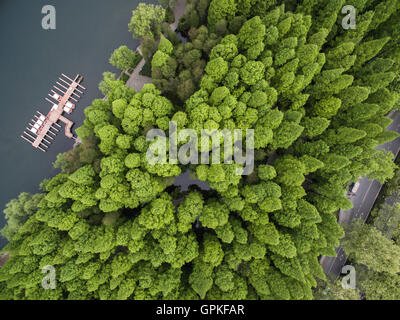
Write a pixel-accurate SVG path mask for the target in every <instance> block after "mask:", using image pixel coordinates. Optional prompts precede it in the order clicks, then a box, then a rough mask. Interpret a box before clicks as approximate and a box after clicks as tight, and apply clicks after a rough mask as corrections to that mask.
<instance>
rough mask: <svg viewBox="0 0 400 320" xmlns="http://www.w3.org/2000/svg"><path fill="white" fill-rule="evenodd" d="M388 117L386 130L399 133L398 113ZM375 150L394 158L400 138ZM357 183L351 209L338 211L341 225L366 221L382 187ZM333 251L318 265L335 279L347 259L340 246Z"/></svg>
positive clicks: (366, 181) (361, 182)
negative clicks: (380, 150) (360, 220)
mask: <svg viewBox="0 0 400 320" xmlns="http://www.w3.org/2000/svg"><path fill="white" fill-rule="evenodd" d="M388 117H389V118H391V119H393V122H392V123H391V124H390V125H389V126H388V130H390V131H396V132H399V133H400V111H396V112H391V113H390V114H389V115H388ZM377 149H384V150H388V151H391V152H392V153H393V154H394V156H395V158H396V157H397V155H398V153H399V151H400V138H397V139H396V140H393V141H391V142H388V143H385V144H383V145H381V146H378V147H377ZM359 182H360V187H359V188H358V190H357V193H356V195H355V196H354V197H351V198H350V200H351V202H353V208H352V209H350V210H346V211H344V210H341V211H340V215H339V223H340V224H341V225H342V224H347V223H349V222H351V221H352V220H353V219H362V220H363V221H366V220H367V218H368V216H369V214H370V212H371V210H372V208H373V206H374V204H375V201H376V199H377V197H378V195H379V192H380V191H381V189H382V185H381V184H380V183H379V182H378V181H376V180H372V181H371V180H368V178H363V179H361V180H360V181H359ZM335 251H336V253H337V257H328V256H322V257H321V259H320V263H321V265H322V268H323V269H324V271H325V274H326V275H328V276H330V277H333V278H334V279H337V278H338V277H339V276H340V274H341V271H342V268H343V266H344V265H345V263H346V261H347V257H346V255H345V253H344V250H343V248H342V247H341V246H339V247H337V248H335Z"/></svg>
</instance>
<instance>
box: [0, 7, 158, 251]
mask: <svg viewBox="0 0 400 320" xmlns="http://www.w3.org/2000/svg"><path fill="white" fill-rule="evenodd" d="M139 2H147V3H155V2H156V1H155V0H153V1H151V0H146V1H143V0H142V1H140V0H53V1H48V0H45V1H42V0H0V64H1V69H0V72H1V76H0V97H1V100H0V105H1V117H0V129H1V134H0V145H1V160H0V170H1V179H0V191H1V192H0V208H1V209H0V228H2V227H3V225H4V217H3V214H2V211H3V209H4V207H5V204H6V203H7V202H8V201H9V200H10V199H12V198H15V197H17V196H18V194H19V193H21V192H32V193H33V192H38V186H39V183H40V182H41V181H42V180H43V179H45V178H49V177H52V176H54V175H55V174H57V173H58V171H57V170H56V169H53V167H52V163H53V162H54V161H55V159H56V156H57V154H58V153H60V152H65V151H67V150H69V149H71V148H72V146H73V143H74V141H73V140H69V139H67V138H66V137H64V136H63V134H59V135H58V136H57V138H56V140H55V142H54V143H53V144H52V145H51V147H50V150H49V151H48V152H47V153H43V152H41V151H38V150H36V149H34V148H33V147H32V146H31V145H29V144H28V143H26V142H24V141H23V140H22V139H20V138H19V136H20V135H21V134H22V132H23V131H24V129H25V127H26V125H27V123H28V122H29V121H30V119H32V117H33V115H34V113H35V112H36V110H38V111H40V112H42V113H43V114H47V112H48V111H49V109H50V104H49V103H48V102H46V101H45V100H44V98H45V97H47V94H48V93H49V91H50V89H51V88H52V86H53V85H54V84H55V82H56V80H57V78H58V76H59V75H60V74H61V73H65V74H67V75H69V76H70V77H74V76H75V75H76V74H77V73H79V74H81V75H83V76H84V78H85V80H84V82H83V85H84V86H85V87H86V88H87V90H86V93H85V95H84V96H83V98H82V99H81V100H80V101H79V103H78V106H77V109H76V110H75V111H74V112H73V113H72V115H69V116H68V118H69V119H71V120H72V121H74V122H75V127H74V129H76V128H77V127H78V126H79V125H81V124H82V122H83V119H84V114H83V110H84V108H85V107H86V106H88V105H90V103H91V102H92V101H93V100H94V99H95V98H101V93H100V92H99V91H98V89H97V85H98V83H99V82H100V81H101V78H102V73H103V71H115V72H116V73H117V70H115V69H114V68H113V67H112V66H111V65H109V64H108V58H109V57H110V55H111V53H112V51H113V50H114V49H115V48H117V47H119V46H120V45H127V46H128V47H130V48H131V49H135V48H136V47H137V45H138V41H137V40H134V39H133V38H132V36H131V34H130V33H129V32H128V23H129V20H130V18H131V14H132V10H133V9H135V8H136V6H137V4H138V3H139ZM47 4H51V5H54V6H55V8H56V12H57V16H56V17H57V20H56V21H57V29H56V30H43V29H42V26H41V21H42V17H43V15H42V13H41V11H42V7H43V6H44V5H47ZM5 244H6V241H5V239H4V238H0V248H2V247H3V246H4V245H5Z"/></svg>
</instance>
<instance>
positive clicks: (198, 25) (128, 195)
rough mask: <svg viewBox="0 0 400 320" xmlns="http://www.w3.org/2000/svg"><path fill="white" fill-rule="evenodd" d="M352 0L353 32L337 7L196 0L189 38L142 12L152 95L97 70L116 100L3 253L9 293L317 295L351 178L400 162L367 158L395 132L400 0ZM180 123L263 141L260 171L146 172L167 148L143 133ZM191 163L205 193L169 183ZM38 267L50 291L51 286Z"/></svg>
mask: <svg viewBox="0 0 400 320" xmlns="http://www.w3.org/2000/svg"><path fill="white" fill-rule="evenodd" d="M350 2H353V1H350ZM347 4H348V3H347ZM353 4H354V5H355V6H357V8H358V10H359V18H358V19H359V24H358V26H357V30H356V31H352V30H350V31H346V30H341V28H340V27H339V26H340V17H341V8H342V7H343V6H344V0H335V1H331V0H329V1H328V0H323V1H318V3H317V2H315V1H307V0H306V1H301V2H300V3H296V2H295V1H264V0H212V1H208V0H191V1H189V2H188V12H187V14H186V15H185V16H184V17H183V19H182V20H181V23H180V26H179V28H178V30H179V31H181V32H182V33H183V34H185V35H187V36H188V42H187V43H185V44H183V43H179V41H178V40H177V38H175V37H173V36H172V35H171V34H168V32H162V30H160V29H159V27H160V25H161V24H160V23H161V21H162V20H163V19H164V16H165V12H164V11H162V10H164V9H161V8H157V7H151V8H150V9H149V8H147V9H146V8H144V7H143V5H142V7H143V8H138V9H137V10H136V11H135V13H134V17H133V18H132V19H133V20H132V21H133V22H132V23H131V26H132V28H133V29H134V30H135V34H136V35H140V36H144V37H148V39H150V40H151V41H153V42H152V45H153V46H155V50H154V51H155V54H154V56H153V57H152V58H151V60H152V61H151V64H152V73H153V78H154V84H150V85H145V86H144V88H143V89H142V90H141V91H140V92H135V91H134V90H132V89H130V88H127V87H125V86H124V83H123V82H122V81H118V80H115V78H113V77H112V76H111V75H110V74H106V75H105V80H104V81H103V82H102V84H101V88H102V89H103V90H104V91H103V92H104V93H105V94H106V95H107V99H106V100H95V101H94V102H93V104H92V105H91V106H90V107H88V108H86V110H85V115H86V120H85V122H84V125H83V126H82V127H81V128H79V129H78V130H77V133H78V135H79V137H80V138H81V139H82V141H83V143H84V144H85V143H87V144H88V145H89V144H90V143H91V144H92V147H89V148H85V149H82V150H79V152H76V153H74V155H73V156H72V158H73V159H74V161H73V162H74V163H71V161H69V160H68V159H67V158H66V157H64V158H61V159H60V160H59V166H61V167H63V168H64V172H63V173H61V174H59V175H57V176H56V177H55V178H53V179H51V180H50V181H46V183H44V184H43V186H42V187H43V188H44V189H45V192H44V195H43V198H42V199H41V200H40V203H39V204H38V210H37V212H36V213H35V214H34V215H32V216H30V217H29V219H28V220H27V221H26V223H24V224H23V225H22V226H20V227H19V230H18V232H17V233H16V235H15V236H14V238H13V241H12V242H11V243H10V244H9V245H8V246H7V248H6V250H8V251H10V252H11V258H10V260H9V262H8V263H7V264H6V265H5V266H4V267H3V268H2V269H0V296H1V297H2V298H11V299H64V298H68V299H312V298H313V295H312V288H313V287H316V285H317V281H316V279H318V278H319V279H325V275H324V272H323V270H322V268H321V266H320V264H319V262H318V257H319V256H320V255H335V251H334V247H335V246H336V245H338V244H339V239H340V238H341V237H342V236H343V229H342V228H341V227H340V226H339V225H338V223H337V221H336V218H335V216H334V214H333V213H334V212H335V211H337V210H338V209H348V208H350V207H351V202H350V201H349V200H348V199H347V198H346V196H345V193H346V188H347V186H348V184H349V183H350V182H351V181H356V180H357V179H358V177H359V176H367V175H369V176H370V178H373V179H377V180H379V181H381V182H384V181H385V180H386V179H388V178H391V177H392V176H393V170H394V168H395V165H394V163H393V161H392V160H393V156H392V155H391V154H390V153H385V152H384V151H382V150H380V149H375V147H376V146H378V145H379V144H382V143H384V142H387V141H390V140H393V139H394V138H396V137H397V134H395V133H392V132H388V131H386V127H387V126H388V125H389V124H390V120H389V119H388V118H387V117H386V115H387V114H388V113H389V112H390V111H391V110H393V109H394V108H396V105H397V103H398V100H399V97H400V96H399V94H400V92H399V90H398V88H399V83H398V77H397V78H396V75H397V73H398V71H399V69H400V50H399V48H398V46H396V43H397V42H398V41H399V33H398V30H399V28H398V27H399V21H400V20H399V19H398V17H399V12H400V8H399V3H398V1H384V2H381V3H379V4H378V3H377V1H368V0H359V1H356V3H353ZM152 10H155V11H157V12H154V14H153V13H152V14H149V12H150V11H152ZM141 11H143V12H144V13H140V12H141ZM141 19H143V21H144V22H145V23H138V21H141ZM138 27H140V28H138ZM166 31H168V30H167V28H166ZM161 32H162V33H163V35H161ZM158 37H159V42H158V41H156V40H158ZM142 41H143V39H142ZM146 41H147V40H146ZM150 51H151V50H150ZM150 51H149V52H150ZM144 56H147V57H148V58H150V57H151V56H152V54H149V55H146V54H145V53H144ZM170 121H175V122H177V124H178V128H180V129H183V128H191V129H194V130H196V131H197V132H200V131H201V130H208V132H210V135H212V134H213V133H215V132H216V130H223V129H228V130H234V129H242V130H247V129H254V135H255V137H254V149H255V171H254V172H253V173H252V174H251V175H248V176H241V175H238V174H237V173H238V172H241V170H242V169H243V165H239V164H225V163H222V164H211V165H205V164H202V165H200V164H199V165H196V164H187V165H183V164H174V163H170V162H167V163H166V164H150V163H148V162H147V161H146V151H147V150H148V149H149V148H152V147H154V146H155V145H156V144H157V143H158V142H162V138H159V139H158V140H156V141H155V142H153V143H150V142H148V141H146V133H147V132H148V131H149V130H150V129H153V128H159V129H162V130H165V131H167V132H168V125H169V122H170ZM241 140H242V137H234V141H232V143H235V145H236V143H237V142H240V141H241ZM221 143H222V141H219V140H217V141H216V142H215V144H214V142H213V143H212V144H211V145H209V146H208V148H209V149H208V150H209V151H211V149H214V148H215V147H217V146H218V144H221ZM180 144H183V142H182V141H181V142H180ZM198 145H200V143H199V144H198ZM89 150H91V151H89ZM169 158H170V155H169V154H167V155H166V159H165V160H169ZM65 161H66V162H65ZM187 169H190V171H191V173H192V174H195V175H196V176H197V178H198V179H199V180H202V181H205V182H207V184H208V185H209V186H210V188H211V190H210V191H201V190H199V189H198V188H196V187H191V188H190V189H189V191H187V192H181V191H180V190H179V188H177V187H175V186H174V185H173V183H174V180H175V178H176V177H177V176H179V175H180V174H181V173H182V172H185V171H186V170H187ZM351 235H352V234H350V239H352V238H351ZM354 237H356V236H354ZM364 240H365V241H366V242H367V243H369V244H371V245H373V243H372V242H373V239H372V238H368V237H363V241H364ZM349 241H350V242H351V243H353V242H352V240H349ZM357 241H358V240H357ZM388 241H389V240H388ZM355 242H356V241H355ZM355 242H354V243H355ZM385 245H387V246H388V247H390V246H389V244H385ZM350 247H351V246H350ZM388 247H387V248H388ZM387 248H386V247H385V248H384V249H385V250H386V249H387ZM386 252H387V251H382V256H380V257H375V258H376V259H377V260H376V263H378V261H383V260H384V253H386ZM354 255H357V258H358V259H359V260H360V262H362V263H364V262H370V260H368V259H367V257H363V256H362V253H361V252H360V251H357V250H355V251H354ZM364 258H365V259H364ZM378 258H379V259H378ZM397 258H398V257H397V256H396V257H393V259H397ZM396 261H397V260H396ZM46 265H53V266H55V268H56V270H57V280H58V286H57V289H56V290H49V291H45V290H43V289H42V287H41V280H42V277H43V274H42V273H41V269H40V268H42V267H44V266H46ZM398 265H399V264H397V267H398ZM381 271H382V272H386V271H388V270H386V269H385V270H383V269H382V270H379V272H381ZM390 271H391V272H392V271H393V272H394V271H395V270H390Z"/></svg>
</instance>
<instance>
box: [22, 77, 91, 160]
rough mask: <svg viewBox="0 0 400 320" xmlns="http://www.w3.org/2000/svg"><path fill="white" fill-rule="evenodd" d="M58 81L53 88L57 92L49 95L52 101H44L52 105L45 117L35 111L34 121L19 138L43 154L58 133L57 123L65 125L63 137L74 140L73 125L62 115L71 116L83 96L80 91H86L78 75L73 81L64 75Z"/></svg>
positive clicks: (47, 99)
mask: <svg viewBox="0 0 400 320" xmlns="http://www.w3.org/2000/svg"><path fill="white" fill-rule="evenodd" d="M58 79H59V81H60V82H58V81H57V82H56V84H57V85H55V86H53V88H54V89H56V90H57V91H54V90H51V94H49V97H50V98H51V99H52V100H51V99H49V98H46V101H47V102H49V103H50V104H51V105H52V107H51V110H50V111H49V113H48V114H47V115H46V116H45V115H43V114H41V113H40V112H39V111H37V114H36V115H35V116H34V119H32V122H31V123H29V126H28V127H27V128H26V129H27V131H24V133H23V135H22V136H21V138H22V139H24V140H25V141H27V142H29V143H30V144H31V145H32V146H33V147H34V148H36V149H39V150H41V151H43V152H46V150H47V149H48V148H49V146H50V144H51V143H52V141H54V138H55V137H56V135H57V133H58V132H59V131H60V130H59V129H60V128H61V126H60V125H59V124H58V123H57V122H58V121H60V122H62V123H64V124H65V131H64V134H65V136H66V137H68V138H70V139H75V138H74V135H73V134H72V132H71V128H72V126H73V125H74V123H73V122H72V121H71V120H69V119H67V118H65V117H64V116H63V113H64V112H65V113H67V114H71V113H72V111H74V110H75V107H76V104H75V103H77V102H78V100H79V98H80V95H82V94H83V91H82V90H86V88H85V87H83V86H82V85H81V82H82V81H83V77H82V76H81V75H79V74H78V75H77V76H76V77H75V79H74V80H72V79H71V78H69V77H68V76H66V75H65V74H61V77H59V78H58ZM71 101H73V102H74V103H72V102H71Z"/></svg>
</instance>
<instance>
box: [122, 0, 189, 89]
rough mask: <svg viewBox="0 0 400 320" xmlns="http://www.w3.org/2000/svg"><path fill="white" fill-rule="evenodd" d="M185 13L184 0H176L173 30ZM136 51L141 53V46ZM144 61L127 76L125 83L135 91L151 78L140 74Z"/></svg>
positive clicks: (150, 80) (149, 81) (171, 25)
mask: <svg viewBox="0 0 400 320" xmlns="http://www.w3.org/2000/svg"><path fill="white" fill-rule="evenodd" d="M185 13H186V0H178V1H177V2H176V6H175V9H174V16H175V22H174V23H172V24H170V27H171V29H172V31H175V30H176V28H177V27H178V24H179V19H180V18H181V17H182V16H183V15H184V14H185ZM136 51H138V52H139V53H140V55H142V51H141V46H139V47H138V48H137V49H136ZM145 64H146V62H145V61H144V59H142V60H141V61H140V63H139V64H138V65H137V66H136V68H135V70H134V71H133V72H132V74H131V76H130V77H129V79H128V81H127V82H126V85H127V86H128V87H130V88H133V89H135V91H140V90H142V88H143V86H144V85H145V84H146V83H151V82H152V79H151V78H150V77H146V76H142V75H140V72H141V71H142V69H143V67H144V65H145Z"/></svg>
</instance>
